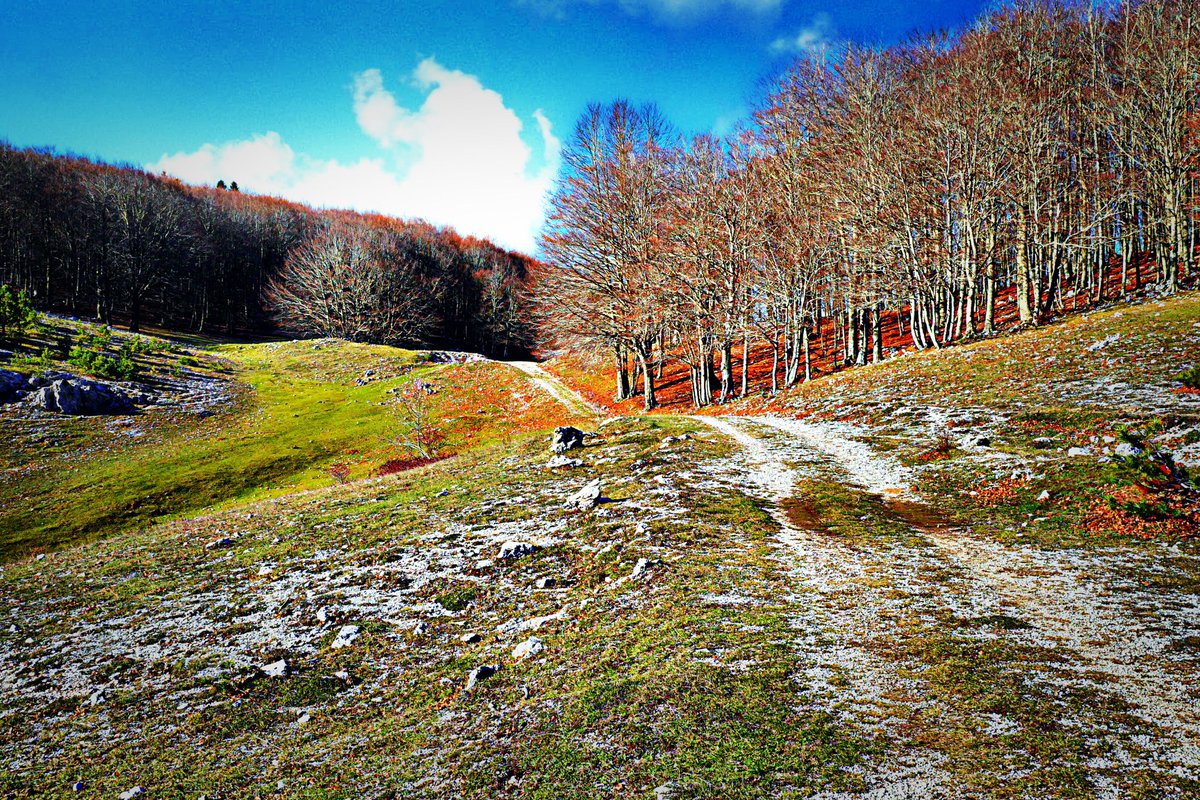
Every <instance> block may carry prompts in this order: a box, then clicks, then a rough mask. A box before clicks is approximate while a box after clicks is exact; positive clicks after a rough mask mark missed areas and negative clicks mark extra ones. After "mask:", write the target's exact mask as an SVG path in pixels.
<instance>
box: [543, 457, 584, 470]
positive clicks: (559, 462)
mask: <svg viewBox="0 0 1200 800" xmlns="http://www.w3.org/2000/svg"><path fill="white" fill-rule="evenodd" d="M582 466H583V460H582V459H578V458H567V457H566V456H553V457H552V458H551V459H550V460H549V461H547V462H546V469H575V468H576V467H582Z"/></svg>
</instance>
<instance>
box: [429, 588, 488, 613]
mask: <svg viewBox="0 0 1200 800" xmlns="http://www.w3.org/2000/svg"><path fill="white" fill-rule="evenodd" d="M478 595H479V590H478V589H476V588H475V587H474V586H462V587H459V588H457V589H451V590H450V591H448V592H443V593H441V594H439V595H438V596H437V598H436V600H437V602H438V605H440V606H441V607H442V608H444V609H446V610H447V611H462V610H464V609H465V608H466V607H467V606H469V605H471V603H472V601H474V600H475V598H476V597H477V596H478Z"/></svg>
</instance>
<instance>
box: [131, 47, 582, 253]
mask: <svg viewBox="0 0 1200 800" xmlns="http://www.w3.org/2000/svg"><path fill="white" fill-rule="evenodd" d="M411 78H412V82H413V84H414V85H415V86H416V87H417V88H418V89H419V90H420V91H421V92H422V93H423V94H424V101H423V103H422V104H421V106H420V107H419V108H416V109H410V108H406V107H405V106H403V105H402V104H401V103H400V102H398V101H397V99H396V97H395V95H393V94H392V93H391V92H390V91H389V90H388V89H387V88H386V86H385V85H384V80H383V75H382V74H381V73H380V72H379V70H375V69H370V70H366V71H364V72H362V73H359V74H358V75H356V76H355V78H354V82H353V84H352V86H351V93H352V102H353V108H354V115H355V119H356V121H357V123H358V126H359V128H360V129H361V130H362V132H363V133H365V134H366V135H367V136H368V137H370V138H371V139H372V140H373V141H374V142H375V144H376V145H377V146H378V148H379V154H378V156H376V157H371V158H362V159H360V160H358V161H356V162H353V163H342V162H340V161H338V160H337V159H322V158H318V157H312V156H309V155H306V154H298V153H295V152H294V151H293V150H292V148H291V147H290V146H289V145H288V144H287V143H286V142H285V141H284V140H283V138H282V137H281V136H280V135H279V134H278V133H275V132H269V133H266V134H261V135H255V136H253V137H251V138H250V139H247V140H243V141H236V142H229V143H226V144H221V145H213V144H206V145H204V146H203V147H201V148H200V149H199V150H197V151H195V152H191V153H176V154H174V155H166V154H164V155H163V156H162V158H160V159H159V160H158V161H157V162H155V163H154V164H150V165H148V168H149V169H151V170H154V171H161V172H167V173H169V174H171V175H175V176H177V177H179V178H180V179H182V180H185V181H188V182H192V183H201V184H210V185H211V184H213V183H215V182H216V181H217V180H219V179H221V178H225V179H227V180H230V179H233V180H237V181H238V184H239V185H240V186H241V187H242V188H244V189H246V190H249V191H255V192H262V193H266V194H274V195H279V196H282V197H287V198H290V199H293V200H298V201H301V202H305V203H310V204H313V205H317V206H322V207H327V208H353V209H357V210H359V211H375V212H380V213H384V214H392V215H395V216H400V217H406V218H412V217H421V218H424V219H427V220H429V221H430V222H433V223H435V224H438V225H451V226H453V227H454V228H455V229H457V230H458V231H459V232H460V233H465V234H472V235H476V236H486V237H488V238H490V239H493V240H494V241H496V242H497V243H498V244H501V245H504V246H506V247H510V248H513V249H518V250H523V251H526V252H531V251H532V250H533V248H534V243H535V241H536V236H537V232H538V231H539V229H540V228H541V225H542V222H543V221H544V218H545V200H546V195H547V194H548V193H549V191H550V189H551V188H552V185H553V182H554V178H555V177H556V175H557V174H558V169H559V151H560V143H559V141H558V139H557V138H556V137H555V136H554V133H553V131H552V129H551V125H550V121H549V120H548V119H547V118H546V116H545V115H544V114H543V113H542V112H541V111H540V110H539V111H535V112H534V114H533V115H532V121H533V123H534V125H535V127H536V129H537V132H538V137H537V138H538V142H539V143H540V145H541V147H540V153H539V154H538V155H539V157H538V158H535V156H534V152H533V150H532V148H531V147H530V146H529V145H528V144H526V142H525V138H524V133H525V124H524V122H523V121H522V120H521V118H520V117H518V116H517V115H516V113H515V112H513V111H512V110H511V109H510V108H508V107H507V106H506V105H505V104H504V99H503V98H502V97H501V96H500V95H499V94H498V93H497V92H495V91H493V90H491V89H488V88H486V87H485V86H483V84H482V83H481V82H480V81H479V79H478V78H477V77H475V76H473V75H468V74H466V73H463V72H460V71H458V70H452V69H447V68H446V67H444V66H442V65H441V64H439V63H438V62H437V61H435V60H434V59H432V58H429V59H425V60H424V61H422V62H421V63H420V64H419V65H418V66H417V68H416V70H414V72H413V73H412V76H411Z"/></svg>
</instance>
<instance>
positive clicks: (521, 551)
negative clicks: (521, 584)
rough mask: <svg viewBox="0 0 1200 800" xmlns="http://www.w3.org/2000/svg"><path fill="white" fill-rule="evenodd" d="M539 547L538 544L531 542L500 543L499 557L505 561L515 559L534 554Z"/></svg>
mask: <svg viewBox="0 0 1200 800" xmlns="http://www.w3.org/2000/svg"><path fill="white" fill-rule="evenodd" d="M538 549H539V548H538V546H537V545H535V544H530V543H529V542H515V541H508V542H505V543H504V544H502V545H500V553H499V555H498V557H499V558H500V559H501V560H503V561H510V560H515V559H518V558H524V557H525V556H530V555H533V554H534V553H536V552H537V551H538Z"/></svg>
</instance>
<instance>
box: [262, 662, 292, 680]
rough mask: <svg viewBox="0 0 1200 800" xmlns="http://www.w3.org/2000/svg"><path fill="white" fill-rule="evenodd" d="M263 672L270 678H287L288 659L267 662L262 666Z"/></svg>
mask: <svg viewBox="0 0 1200 800" xmlns="http://www.w3.org/2000/svg"><path fill="white" fill-rule="evenodd" d="M262 672H263V675H266V676H267V677H268V678H286V677H287V674H288V663H287V659H285V658H281V659H279V660H278V661H276V662H274V663H271V664H267V665H266V666H264V667H263V668H262Z"/></svg>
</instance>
